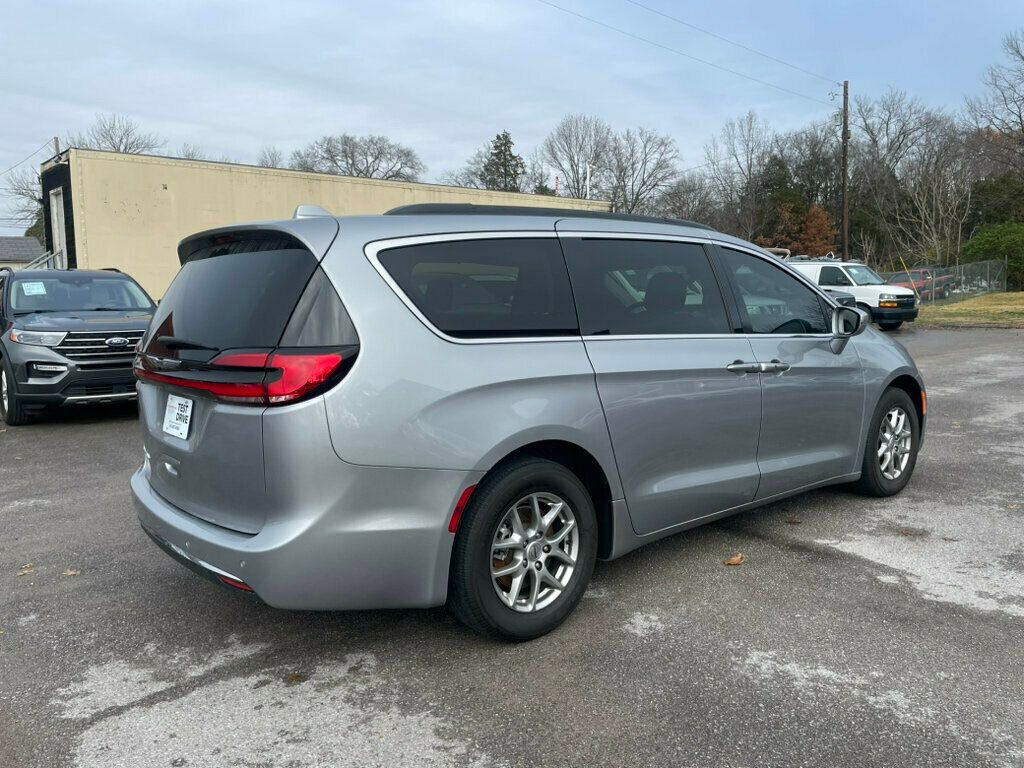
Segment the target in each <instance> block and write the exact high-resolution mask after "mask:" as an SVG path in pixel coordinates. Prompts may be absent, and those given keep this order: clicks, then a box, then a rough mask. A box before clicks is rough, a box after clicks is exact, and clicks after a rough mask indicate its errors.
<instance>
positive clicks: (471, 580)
mask: <svg viewBox="0 0 1024 768" xmlns="http://www.w3.org/2000/svg"><path fill="white" fill-rule="evenodd" d="M596 557H597V517H596V515H595V512H594V504H593V502H592V500H591V498H590V494H589V493H588V492H587V489H586V488H585V487H584V486H583V484H582V483H581V482H580V480H579V478H577V477H576V475H574V474H573V473H572V472H570V471H569V470H568V469H566V468H565V467H563V466H562V465H561V464H556V463H555V462H552V461H547V460H544V459H537V458H532V457H527V458H524V459H520V460H517V461H514V462H512V463H510V464H508V465H507V466H505V467H502V468H500V469H498V470H497V471H495V472H494V473H493V474H492V475H489V476H488V477H486V478H485V479H484V480H483V482H481V483H480V485H479V486H478V487H477V489H476V490H475V491H474V492H473V495H472V497H471V498H470V503H469V506H468V507H467V509H466V511H465V514H464V515H463V517H462V520H461V523H460V525H459V531H458V534H457V535H456V537H455V547H454V550H453V552H452V565H451V573H450V576H449V584H448V605H449V608H450V609H451V611H452V612H453V613H454V614H455V616H456V617H457V618H458V619H459V620H460V621H462V622H463V623H464V624H466V625H467V626H469V627H470V628H472V629H474V630H476V631H477V632H480V633H482V634H486V635H491V636H492V637H498V638H501V639H504V640H514V641H522V640H531V639H533V638H535V637H539V636H540V635H543V634H545V633H547V632H550V631H551V630H553V629H554V628H555V627H557V626H558V625H559V624H561V623H562V622H563V621H564V620H565V618H566V617H567V616H568V615H569V614H570V613H571V612H572V610H573V609H574V608H575V607H576V604H577V603H578V602H579V601H580V598H582V597H583V592H584V591H585V590H586V588H587V583H588V582H589V581H590V575H591V573H592V572H593V570H594V561H595V559H596Z"/></svg>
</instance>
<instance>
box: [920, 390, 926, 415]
mask: <svg viewBox="0 0 1024 768" xmlns="http://www.w3.org/2000/svg"><path fill="white" fill-rule="evenodd" d="M921 415H922V416H927V415H928V393H927V392H925V391H924V390H923V389H922V390H921Z"/></svg>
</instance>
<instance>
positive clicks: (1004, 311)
mask: <svg viewBox="0 0 1024 768" xmlns="http://www.w3.org/2000/svg"><path fill="white" fill-rule="evenodd" d="M916 325H918V326H922V327H925V328H1024V291H1016V292H1014V293H988V294H985V295H984V296H978V297H976V298H973V299H967V300H965V301H958V302H953V303H950V304H925V305H923V306H922V307H921V314H920V315H918V318H917V323H916Z"/></svg>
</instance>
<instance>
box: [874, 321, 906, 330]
mask: <svg viewBox="0 0 1024 768" xmlns="http://www.w3.org/2000/svg"><path fill="white" fill-rule="evenodd" d="M901 325H903V321H902V320H900V321H899V322H896V323H879V324H878V327H879V328H881V329H882V330H883V331H895V330H896V329H897V328H899V327H900V326H901Z"/></svg>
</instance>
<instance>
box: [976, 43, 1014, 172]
mask: <svg viewBox="0 0 1024 768" xmlns="http://www.w3.org/2000/svg"><path fill="white" fill-rule="evenodd" d="M1003 51H1004V52H1005V53H1006V56H1007V58H1008V59H1009V61H1008V62H1007V63H1006V64H996V65H993V66H991V67H989V68H988V71H987V72H986V73H985V80H984V83H985V88H986V93H985V94H984V95H983V96H980V97H978V98H976V99H968V100H967V109H968V112H969V113H970V115H971V117H972V118H973V120H974V123H975V125H976V126H977V127H978V128H979V130H980V131H981V132H982V135H983V136H984V137H985V139H986V141H985V144H984V147H985V149H986V151H987V153H988V154H989V156H990V157H992V158H993V159H995V160H997V161H998V162H1000V163H1003V164H1005V165H1006V166H1008V167H1010V168H1013V169H1015V170H1016V171H1018V172H1019V173H1024V29H1021V30H1018V31H1017V32H1014V33H1013V34H1010V35H1007V36H1006V37H1005V38H1004V39H1003Z"/></svg>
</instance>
